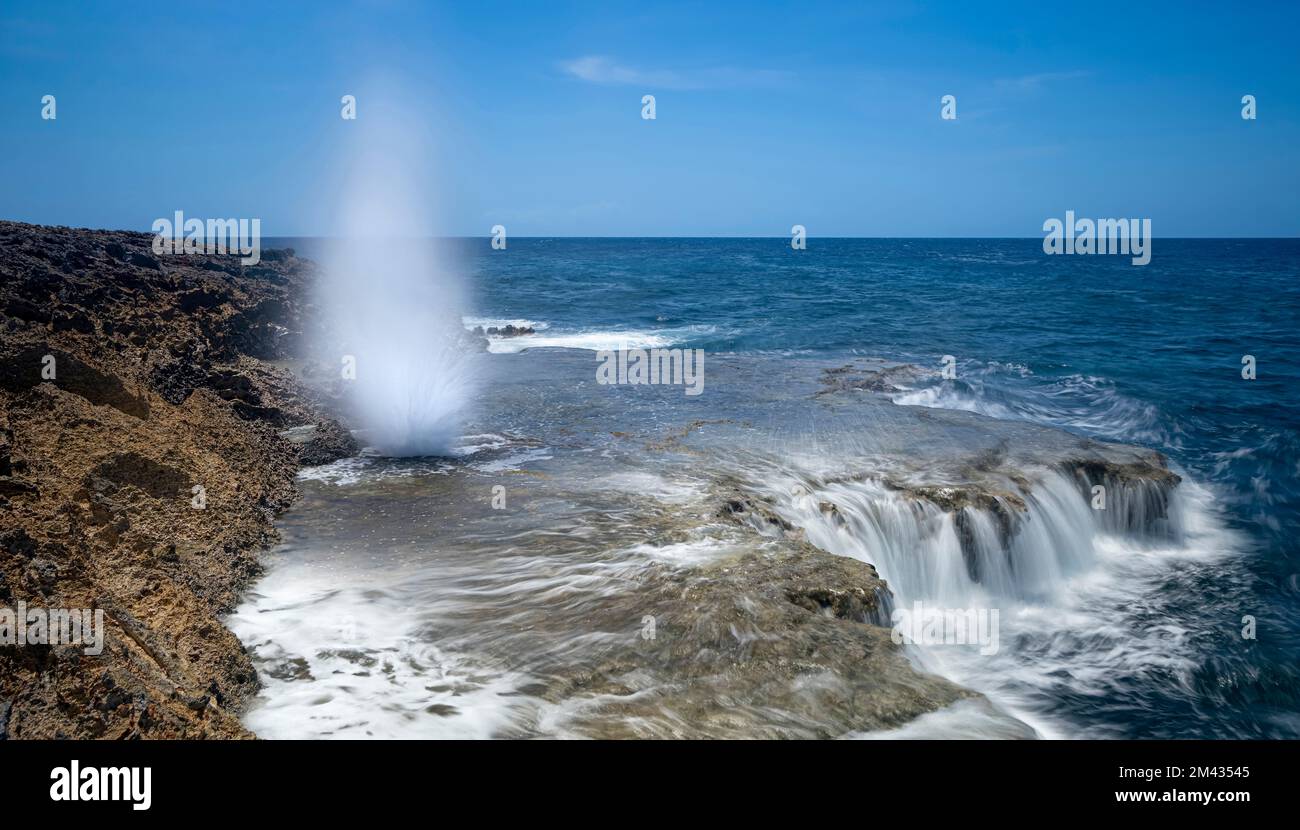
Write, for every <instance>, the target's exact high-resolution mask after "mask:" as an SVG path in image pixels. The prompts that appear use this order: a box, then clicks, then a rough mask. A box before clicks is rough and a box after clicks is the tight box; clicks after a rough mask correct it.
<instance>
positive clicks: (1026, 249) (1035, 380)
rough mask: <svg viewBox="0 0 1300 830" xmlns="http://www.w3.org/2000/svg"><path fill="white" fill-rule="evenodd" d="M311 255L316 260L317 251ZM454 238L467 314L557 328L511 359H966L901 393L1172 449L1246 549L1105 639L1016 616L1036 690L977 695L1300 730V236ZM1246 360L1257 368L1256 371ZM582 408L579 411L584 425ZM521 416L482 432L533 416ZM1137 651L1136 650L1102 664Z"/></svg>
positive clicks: (1197, 730)
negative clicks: (1138, 247) (1102, 250)
mask: <svg viewBox="0 0 1300 830" xmlns="http://www.w3.org/2000/svg"><path fill="white" fill-rule="evenodd" d="M290 244H294V245H295V246H296V247H298V249H299V253H301V254H306V255H308V256H311V255H312V254H313V251H312V246H311V244H310V242H309V241H294V242H290ZM452 247H453V248H454V249H455V250H454V253H455V254H456V256H454V257H452V258H451V259H450V260H449V261H450V262H452V263H454V264H453V265H452V266H451V267H454V268H456V269H458V270H459V271H461V272H462V274H463V276H464V278H465V280H466V282H467V284H468V296H469V299H468V307H467V308H464V309H462V311H463V313H464V324H465V325H466V326H467V327H473V326H476V325H483V326H493V325H496V326H500V325H505V324H507V323H513V324H514V325H529V326H532V327H533V328H534V330H535V333H534V334H532V335H527V336H522V337H511V338H499V337H498V338H492V340H491V346H490V348H491V351H492V352H493V353H496V354H503V355H511V354H513V355H519V354H520V353H522V352H527V353H529V354H531V355H533V356H534V357H536V356H538V355H544V354H545V353H547V350H551V349H565V350H587V351H590V350H594V349H612V348H620V347H650V346H671V347H684V348H696V349H703V350H704V351H705V354H706V356H707V360H708V361H710V363H707V364H706V375H708V373H709V370H708V369H707V366H712V365H719V363H720V362H721V363H726V362H727V361H730V362H731V363H730V364H728V365H740V366H743V367H745V369H744V370H745V371H746V372H749V373H751V374H752V376H753V377H755V378H756V379H758V380H757V382H758V383H761V382H762V381H761V378H762V377H764V376H767V377H771V378H773V379H775V378H787V377H789V376H792V375H796V374H798V373H806V372H807V371H808V369H807V368H806V367H807V366H808V365H818V366H832V365H836V364H838V363H841V362H843V363H848V362H852V361H854V360H859V359H862V358H885V359H889V360H893V361H901V362H907V363H914V364H917V365H919V366H923V367H929V368H933V369H938V368H940V367H941V365H942V362H943V361H944V359H945V356H951V357H952V358H953V359H954V360H955V363H956V367H957V378H956V379H955V380H952V379H949V380H944V379H941V378H938V377H934V378H929V379H925V380H922V381H920V382H918V383H917V384H916V385H915V386H914V387H912V388H909V389H908V390H907V391H906V392H905V394H901V395H898V396H896V397H895V399H894V403H895V404H898V405H900V406H919V407H929V408H932V409H952V410H965V411H968V412H973V413H978V414H979V415H982V416H987V417H989V418H993V419H998V420H1000V421H1004V422H1011V423H1013V424H1014V423H1016V422H1033V423H1035V424H1040V425H1045V426H1049V427H1055V428H1059V429H1062V430H1065V431H1068V432H1072V433H1076V434H1080V435H1086V436H1092V437H1096V438H1099V439H1105V440H1109V441H1115V442H1121V443H1125V444H1135V445H1140V446H1143V447H1148V448H1152V449H1155V450H1159V451H1160V452H1162V453H1164V454H1165V455H1167V456H1168V458H1169V460H1170V463H1171V465H1172V466H1173V468H1174V469H1176V470H1177V471H1178V472H1179V473H1180V474H1181V475H1184V476H1185V478H1186V479H1189V480H1190V481H1189V482H1188V485H1189V486H1192V485H1193V484H1194V485H1195V486H1197V487H1200V488H1203V491H1204V492H1205V493H1206V494H1208V495H1207V503H1208V504H1209V508H1208V509H1209V510H1210V511H1211V512H1212V513H1213V514H1214V515H1213V519H1214V521H1215V522H1219V523H1222V525H1223V527H1224V528H1226V530H1227V531H1228V534H1226V535H1211V536H1207V537H1205V538H1209V539H1223V540H1225V541H1224V542H1223V545H1224V549H1223V550H1219V551H1206V552H1205V553H1208V554H1218V555H1217V556H1214V557H1212V558H1210V559H1206V560H1203V561H1197V560H1186V562H1184V561H1183V560H1178V559H1174V560H1171V564H1170V563H1165V564H1162V565H1161V569H1160V570H1158V571H1156V572H1154V573H1155V576H1154V577H1151V578H1152V579H1153V580H1154V581H1153V582H1146V583H1144V584H1143V585H1141V586H1140V588H1134V590H1133V591H1132V592H1131V594H1125V593H1123V592H1122V591H1119V592H1117V591H1115V590H1110V592H1109V593H1108V594H1107V595H1106V597H1107V598H1106V600H1105V602H1108V603H1111V604H1112V605H1113V606H1114V607H1111V606H1106V605H1104V603H1101V602H1100V601H1099V604H1098V608H1097V609H1096V610H1097V614H1098V615H1099V616H1094V617H1091V618H1088V619H1087V623H1086V627H1083V628H1077V627H1076V628H1074V629H1072V628H1071V624H1070V622H1069V621H1068V620H1066V617H1067V616H1068V615H1067V614H1066V611H1065V610H1062V611H1061V613H1062V619H1063V622H1062V623H1061V624H1060V625H1059V626H1057V627H1056V628H1052V627H1050V626H1049V627H1047V628H1041V627H1040V628H1037V629H1022V628H1016V627H1014V626H1013V627H1012V628H1011V632H1012V634H1013V636H1015V637H1017V638H1019V639H1018V640H1017V641H1016V642H1012V643H1011V644H1009V647H1008V650H1009V651H1011V652H1013V653H1014V654H1015V655H1016V658H1015V659H1016V660H1018V661H1019V664H1016V663H1003V664H999V667H998V668H997V669H996V671H995V673H996V674H999V675H1007V676H1011V675H1015V677H1014V678H1013V679H1012V680H1008V681H1006V682H1005V683H1003V679H1002V678H997V679H995V680H989V679H988V678H987V677H986V678H985V680H986V681H987V682H986V683H984V684H983V685H981V683H980V682H979V680H980V678H979V677H976V678H975V681H976V682H974V683H973V685H975V686H976V687H978V688H980V689H981V691H985V692H987V693H988V694H989V695H990V698H991V699H992V700H994V702H995V703H1004V704H1006V705H1008V706H1010V707H1011V708H1012V709H1014V710H1016V711H1017V714H1023V713H1024V712H1026V711H1027V712H1029V714H1031V715H1033V714H1035V713H1043V714H1045V715H1047V716H1049V718H1050V720H1051V721H1053V722H1054V723H1057V724H1065V725H1066V726H1065V727H1064V728H1061V729H1059V730H1058V729H1053V730H1051V731H1052V732H1053V733H1055V734H1063V735H1073V736H1088V735H1098V736H1110V737H1207V738H1227V737H1242V738H1276V737H1298V736H1300V541H1297V540H1298V539H1300V419H1297V417H1296V414H1295V413H1296V411H1297V406H1300V341H1298V339H1297V332H1300V240H1294V239H1287V240H1208V239H1203V240H1178V239H1157V240H1155V241H1154V247H1153V257H1152V260H1151V262H1150V264H1148V265H1145V266H1134V265H1132V264H1131V263H1130V261H1129V258H1128V257H1125V256H1085V255H1074V256H1048V255H1045V254H1044V253H1043V250H1042V244H1041V240H1038V239H987V240H952V239H893V240H890V239H816V238H814V239H810V240H809V242H808V247H807V249H806V250H803V251H795V250H793V249H792V248H791V246H790V243H789V240H788V239H783V238H764V239H540V238H539V239H517V238H512V239H510V240H509V243H508V247H507V248H506V249H505V250H499V251H498V250H493V249H491V247H490V246H489V243H488V241H487V240H457V241H455V242H454V243H452ZM1247 355H1249V356H1252V357H1253V358H1254V363H1255V367H1256V369H1255V371H1256V377H1255V378H1254V379H1246V378H1244V377H1243V358H1244V357H1245V356H1247ZM539 365H541V364H533V368H531V369H529V370H528V371H533V372H536V366H539ZM594 365H595V364H594V361H593V362H592V366H593V367H594ZM570 394H573V393H570ZM581 394H589V393H581ZM581 394H580V395H579V398H580V400H579V401H578V405H577V406H575V407H572V408H571V409H570V410H563V411H566V412H572V411H577V412H581V411H582V407H583V404H582V400H581ZM602 400H608V399H607V398H606V399H602ZM750 405H752V404H750ZM556 411H561V410H552V411H548V412H550V414H548V415H547V417H548V418H551V419H552V420H554V418H555V417H561V416H557V415H554V412H556ZM773 411H774V412H775V411H776V408H775V407H773ZM792 411H795V412H797V411H799V410H797V409H796V410H792ZM601 412H602V413H608V412H609V410H608V409H604V410H601ZM587 417H588V418H591V417H593V416H591V414H590V413H587ZM601 417H604V415H602V416H601ZM774 417H775V416H774ZM503 423H504V422H503V420H502V417H496V418H495V420H494V418H493V417H486V418H483V419H480V422H479V423H477V424H475V427H476V430H481V431H483V432H488V431H489V430H502V431H508V428H510V427H513V426H518V425H517V424H504V425H503ZM528 426H535V424H530V425H526V426H525V428H524V431H527V427H528ZM552 426H553V425H552ZM607 428H613V427H607ZM864 428H865V427H864ZM537 431H539V432H540V431H541V430H540V429H539V430H537ZM538 452H541V451H540V450H539V451H538ZM592 457H594V456H592ZM1228 539H1231V540H1232V541H1231V543H1230V544H1229V542H1228V541H1226V540H1228ZM868 555H869V552H868ZM1121 555H1127V554H1124V553H1123V552H1122V551H1121ZM1135 555H1136V554H1135ZM1117 574H1118V576H1117ZM1124 574H1125V571H1124V569H1123V568H1118V569H1116V568H1112V573H1111V577H1112V578H1114V579H1120V580H1122V579H1124V578H1126V577H1125V576H1124ZM885 575H886V576H888V573H886V574H885ZM1148 576H1149V574H1148ZM1090 601H1091V600H1090V597H1088V596H1087V595H1081V596H1080V597H1079V598H1078V604H1079V605H1081V606H1087V605H1088V603H1089V602H1090ZM1079 610H1080V609H1078V608H1074V609H1070V613H1072V614H1073V613H1075V612H1077V611H1079ZM1107 615H1109V616H1107ZM1251 619H1253V629H1254V636H1253V638H1252V637H1244V636H1243V630H1244V629H1247V628H1248V627H1250V626H1251V622H1250V621H1251ZM1117 629H1125V630H1120V631H1117ZM1025 631H1032V634H1028V633H1024V632H1025ZM1126 640H1132V641H1133V642H1137V643H1139V644H1140V646H1139V647H1132V648H1130V647H1128V646H1127V645H1124V643H1125V641H1126ZM1117 644H1119V645H1117ZM1166 644H1168V645H1169V648H1170V650H1171V653H1170V654H1168V655H1166V654H1163V653H1162V650H1163V649H1164V648H1165V647H1166ZM1175 648H1176V650H1177V654H1176V655H1175V654H1173V653H1172V652H1173V650H1175ZM1112 649H1113V650H1115V651H1116V652H1117V653H1119V652H1122V654H1121V655H1120V656H1119V657H1117V658H1116V659H1114V660H1089V659H1083V658H1085V657H1095V656H1096V655H1095V652H1097V651H1098V650H1101V651H1106V650H1112ZM1166 657H1168V661H1167V662H1166V660H1165V658H1166ZM1076 658H1077V661H1078V665H1077V666H1076V665H1075V663H1074V662H1072V661H1075V660H1076ZM1175 658H1176V659H1175ZM1035 661H1038V665H1035ZM1017 666H1019V667H1021V668H1023V669H1024V670H1023V672H1021V671H1020V669H1019V668H1017ZM1072 672H1073V673H1075V674H1074V675H1073V676H1072ZM959 680H961V681H962V682H968V681H969V678H967V677H960V678H959ZM1008 689H1009V692H1008V693H1007V695H1006V697H1005V698H1004V699H1002V700H1000V699H999V693H1000V692H1002V691H1007V690H1008ZM1026 690H1027V691H1026Z"/></svg>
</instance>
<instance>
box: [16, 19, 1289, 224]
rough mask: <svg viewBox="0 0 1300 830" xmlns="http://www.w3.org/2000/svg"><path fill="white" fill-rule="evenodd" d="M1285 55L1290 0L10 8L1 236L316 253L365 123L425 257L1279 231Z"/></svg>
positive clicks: (1285, 210) (1285, 132) (1285, 137)
mask: <svg viewBox="0 0 1300 830" xmlns="http://www.w3.org/2000/svg"><path fill="white" fill-rule="evenodd" d="M1247 7H1249V11H1247ZM1298 31H1300V4H1296V3H1278V4H1267V3H1260V4H1254V3H1251V4H1237V5H1235V6H1234V4H1228V3H1204V4H1201V3H1177V4H1159V3H1146V2H1142V3H1138V2H1134V3H1127V4H1118V3H1116V4H1110V3H1098V2H1087V3H1074V4H1047V3H1041V2H1034V3H1007V4H998V10H997V11H993V10H991V5H990V6H989V7H986V6H985V4H980V3H968V2H953V3H881V4H867V3H843V4H822V3H815V2H799V3H785V4H770V3H750V2H745V3H726V2H716V3H710V4H701V3H681V4H677V3H662V4H659V3H656V4H651V3H617V2H601V3H590V4H586V3H583V4H576V3H575V4H569V3H508V2H494V3H491V4H476V3H447V4H425V3H413V2H411V3H408V2H397V0H388V1H387V2H378V1H372V2H359V3H344V4H321V3H247V4H245V3H237V2H227V3H211V4H207V3H197V2H196V3H185V4H172V5H164V6H158V5H157V4H143V3H140V4H135V3H130V2H123V3H108V2H103V3H85V4H65V3H55V2H49V1H48V0H45V1H44V2H25V1H24V0H17V1H16V2H15V0H7V2H6V3H5V4H4V6H3V8H0V112H2V113H3V116H2V120H0V182H2V183H3V184H2V185H0V218H5V219H17V220H22V221H30V222H40V223H49V224H67V225H74V226H89V227H112V228H137V229H141V230H147V229H148V228H149V226H150V224H151V223H152V222H153V220H154V219H156V218H158V217H164V216H166V217H170V216H171V215H172V212H173V211H174V210H178V209H179V210H184V211H185V212H186V214H187V215H189V216H197V217H218V216H220V217H226V216H235V217H259V218H261V219H262V228H263V234H264V235H266V236H290V235H328V234H331V233H333V232H335V231H336V230H337V225H336V224H335V222H336V215H337V202H338V201H339V199H341V198H342V195H341V192H342V188H343V185H342V182H343V181H344V180H345V178H346V175H347V167H348V164H349V161H348V159H349V158H351V157H352V156H350V155H349V154H350V153H352V152H354V151H355V149H356V148H355V145H356V142H357V140H358V138H357V137H358V135H360V132H359V131H358V130H357V129H356V128H357V127H358V126H359V125H361V123H362V121H363V120H364V119H366V118H367V116H368V115H369V116H370V117H372V118H381V117H383V114H384V113H387V112H392V111H396V110H400V111H402V112H403V114H404V118H405V120H406V122H407V123H412V122H413V123H415V124H417V125H419V126H420V129H419V131H418V132H419V139H420V145H419V146H420V147H421V148H422V149H421V153H422V156H423V160H424V161H425V162H426V164H425V165H424V166H423V168H422V169H421V171H419V172H415V171H413V172H412V176H418V183H419V186H420V187H421V188H422V189H423V190H424V191H425V192H428V193H430V194H431V195H432V196H433V198H434V199H435V200H436V202H437V205H438V216H437V218H436V219H431V220H430V221H429V223H428V224H429V225H430V226H431V227H430V228H429V232H430V233H431V234H434V235H472V236H485V235H487V234H488V232H489V229H490V228H491V227H492V226H493V225H495V224H498V223H500V224H504V225H506V227H507V228H508V230H509V232H510V234H511V235H512V236H535V235H569V236H608V235H614V236H714V235H719V236H731V235H753V236H780V235H788V234H789V232H790V227H791V225H793V224H796V223H797V224H803V225H805V226H806V227H807V229H808V234H809V236H813V237H816V236H1021V237H1033V236H1041V235H1042V230H1041V228H1042V224H1043V221H1044V220H1045V219H1047V218H1048V217H1053V216H1055V217H1062V216H1063V215H1064V213H1065V211H1066V210H1074V211H1075V212H1076V214H1078V215H1080V216H1091V217H1150V218H1151V220H1152V225H1153V230H1154V233H1155V235H1156V236H1166V237H1167V236H1296V235H1297V233H1298V232H1300V49H1297V48H1296V45H1295V38H1296V34H1297V32H1298ZM45 94H53V95H55V96H56V98H57V107H58V110H57V113H58V118H57V119H56V120H54V121H46V120H42V119H41V117H40V113H41V97H42V96H43V95H45ZM344 94H355V95H357V97H358V120H357V122H348V121H344V120H343V119H341V118H340V117H339V109H340V104H339V99H340V97H341V96H342V95H344ZM644 94H653V95H655V96H656V104H657V118H656V119H655V120H653V121H647V120H643V119H642V118H641V96H642V95H644ZM948 94H951V95H954V96H956V98H957V120H956V121H944V120H942V119H941V118H940V99H941V97H942V96H944V95H948ZM1245 94H1253V95H1255V96H1256V99H1257V101H1258V118H1257V119H1256V120H1254V121H1247V120H1243V119H1242V118H1241V103H1240V101H1241V97H1242V96H1243V95H1245ZM380 99H384V100H383V106H380V105H379V104H378V102H379V100H380Z"/></svg>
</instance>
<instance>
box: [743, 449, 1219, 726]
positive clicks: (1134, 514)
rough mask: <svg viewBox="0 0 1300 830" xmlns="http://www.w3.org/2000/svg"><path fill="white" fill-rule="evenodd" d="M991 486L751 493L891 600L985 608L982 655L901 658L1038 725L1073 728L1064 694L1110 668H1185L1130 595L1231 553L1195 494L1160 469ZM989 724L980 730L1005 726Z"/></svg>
mask: <svg viewBox="0 0 1300 830" xmlns="http://www.w3.org/2000/svg"><path fill="white" fill-rule="evenodd" d="M1094 476H1095V474H1094ZM999 484H1005V485H1006V490H1002V489H1000V487H988V486H984V487H982V488H981V490H980V491H981V492H983V493H984V494H985V495H984V497H983V498H981V499H979V500H978V503H970V500H969V499H968V500H967V501H966V502H963V500H962V488H925V489H927V490H928V491H929V492H928V495H930V496H931V497H936V489H937V497H938V500H939V502H947V504H945V505H944V506H940V504H939V503H936V502H935V501H931V500H929V499H927V498H923V497H922V498H918V497H917V492H916V491H913V492H910V493H909V492H908V490H907V488H900V487H899V486H897V485H894V484H892V483H890V482H886V481H884V480H881V479H873V478H864V479H854V480H848V481H844V480H839V481H835V480H831V481H827V482H818V481H816V480H815V479H809V478H806V477H793V476H791V477H789V478H787V479H783V480H781V479H778V480H775V481H772V482H770V483H769V485H768V486H767V487H765V488H763V491H764V495H766V496H768V497H769V498H771V499H772V501H773V503H774V504H775V506H776V509H777V511H778V512H779V513H780V514H781V516H782V518H784V519H786V520H787V521H789V522H790V523H791V524H792V525H794V526H796V527H799V528H802V529H803V530H804V532H805V533H806V535H807V538H808V540H809V541H810V542H812V543H813V544H815V545H817V546H818V547H821V548H822V549H824V550H827V551H830V552H832V553H836V554H840V555H843V556H850V557H853V558H856V559H860V560H863V561H867V562H870V563H871V564H873V565H875V566H876V568H877V569H878V571H879V572H880V574H881V576H882V577H884V578H885V580H886V581H887V582H888V583H889V585H890V588H891V590H892V592H893V598H892V606H893V608H895V609H907V608H910V607H912V606H913V605H914V604H915V603H923V604H924V605H926V606H929V607H931V608H936V607H938V608H944V609H973V608H981V609H996V610H997V611H998V612H999V615H998V616H999V623H1000V636H999V640H1000V643H999V644H998V648H997V651H996V653H994V654H991V655H990V654H987V653H984V654H982V653H981V652H980V651H979V650H978V649H977V648H974V647H964V646H957V647H949V646H944V645H919V646H916V647H915V648H912V649H911V652H910V653H911V654H912V655H913V657H914V659H916V661H917V662H918V664H919V665H921V666H922V667H923V668H925V669H927V670H929V671H934V672H936V673H939V674H943V675H945V676H948V677H950V678H951V679H953V680H956V681H957V682H960V683H963V684H964V685H967V686H969V687H971V688H974V689H976V690H978V691H982V692H984V693H985V694H987V695H988V696H989V697H990V699H992V700H993V701H994V703H995V704H998V705H999V706H1002V707H1005V708H1006V709H1008V710H1010V711H1011V712H1013V713H1014V714H1015V716H1016V717H1017V718H1019V719H1020V720H1022V721H1024V722H1026V723H1029V724H1031V725H1032V726H1034V727H1035V729H1036V730H1037V731H1038V732H1039V733H1040V734H1042V735H1045V736H1059V735H1070V734H1077V733H1076V730H1075V729H1074V728H1073V725H1072V724H1069V723H1066V722H1063V720H1062V719H1060V718H1058V717H1056V716H1055V713H1054V712H1052V707H1053V701H1055V700H1058V699H1059V697H1060V696H1061V693H1062V689H1063V688H1068V693H1070V694H1082V695H1089V694H1099V693H1101V691H1102V690H1103V689H1105V688H1106V687H1107V685H1108V684H1109V683H1111V682H1113V681H1115V679H1116V678H1117V677H1119V676H1122V675H1127V674H1131V673H1134V672H1147V671H1168V672H1172V673H1173V674H1175V675H1176V674H1178V673H1180V672H1184V673H1185V672H1187V671H1189V670H1190V668H1191V666H1192V660H1193V658H1192V652H1191V651H1190V650H1189V649H1188V648H1186V634H1187V632H1186V631H1183V630H1180V629H1179V630H1176V629H1178V627H1177V626H1169V625H1148V624H1147V623H1146V622H1145V615H1144V614H1143V613H1142V611H1143V610H1144V609H1143V608H1142V605H1143V603H1144V601H1145V597H1146V596H1148V595H1149V594H1150V592H1151V589H1152V587H1153V585H1156V584H1158V583H1159V582H1160V581H1161V580H1165V579H1168V578H1169V575H1170V570H1171V565H1174V564H1175V563H1177V562H1178V561H1179V560H1181V559H1183V558H1186V557H1192V558H1197V557H1205V556H1209V555H1212V554H1214V553H1218V552H1221V551H1224V550H1228V549H1231V548H1232V547H1234V542H1233V540H1232V539H1231V538H1230V537H1231V534H1230V533H1229V531H1227V530H1225V529H1224V528H1223V527H1222V526H1221V524H1220V523H1219V522H1218V521H1217V519H1216V517H1215V516H1214V515H1213V511H1212V509H1211V508H1210V506H1209V503H1210V501H1211V499H1210V496H1209V494H1208V493H1207V492H1206V491H1204V490H1203V489H1201V488H1199V487H1197V486H1196V485H1195V484H1193V483H1190V482H1186V481H1184V482H1182V483H1181V484H1179V479H1178V477H1177V476H1174V475H1173V474H1169V475H1168V478H1167V479H1165V480H1160V481H1151V480H1121V479H1115V478H1111V477H1090V474H1089V472H1088V471H1086V470H1071V471H1063V470H1060V469H1043V470H1040V471H1037V472H1036V473H1035V474H1034V475H1033V476H1032V479H1031V480H1029V481H1028V482H1027V484H1028V486H1026V487H1023V488H1021V487H1018V486H1017V485H1015V484H1014V483H1012V482H1009V481H1006V482H999ZM1095 484H1102V485H1103V486H1104V487H1105V488H1106V489H1105V497H1106V499H1107V501H1106V502H1105V509H1095V508H1094V506H1093V504H1094V501H1093V498H1092V497H1093V494H1094V491H1093V490H1092V487H1093V486H1094V485H1095ZM966 492H967V493H969V492H970V491H966ZM886 624H888V623H886ZM986 651H987V649H986ZM1003 727H1005V728H1003ZM1003 727H997V726H991V727H990V728H989V730H988V733H987V734H990V735H996V734H1009V733H1011V732H1012V731H1013V730H1012V728H1011V727H1010V726H1009V725H1007V724H1005V723H1003ZM999 729H1002V732H1001V733H999Z"/></svg>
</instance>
